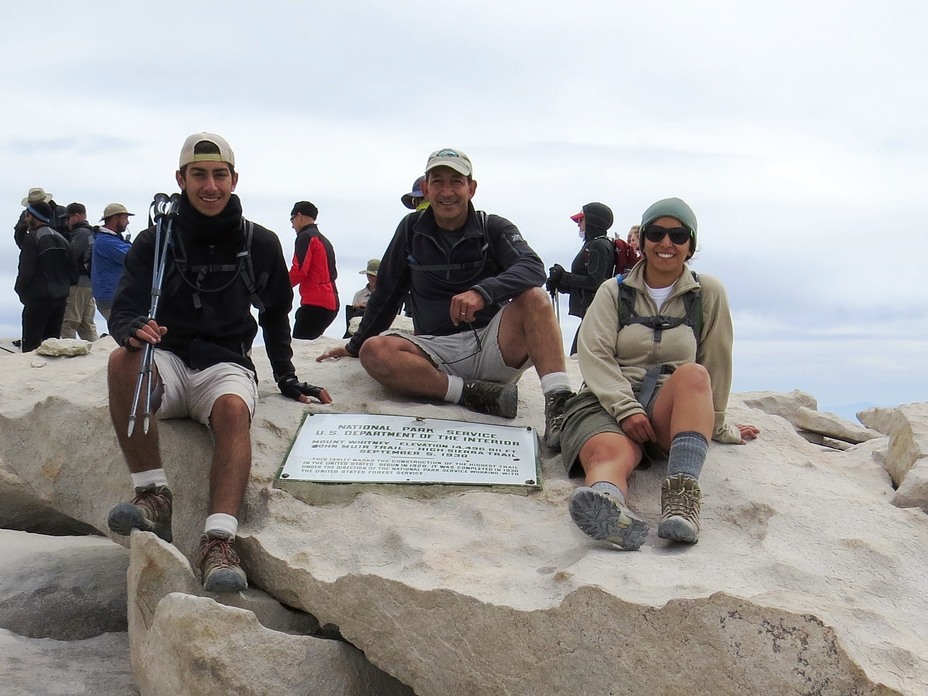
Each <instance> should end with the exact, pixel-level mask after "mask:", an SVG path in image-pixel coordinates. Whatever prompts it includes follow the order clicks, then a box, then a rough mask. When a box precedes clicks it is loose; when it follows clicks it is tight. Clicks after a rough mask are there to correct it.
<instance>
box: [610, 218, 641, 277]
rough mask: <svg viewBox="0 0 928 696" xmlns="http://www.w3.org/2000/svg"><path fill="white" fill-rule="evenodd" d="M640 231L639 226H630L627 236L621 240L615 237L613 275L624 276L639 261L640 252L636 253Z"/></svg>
mask: <svg viewBox="0 0 928 696" xmlns="http://www.w3.org/2000/svg"><path fill="white" fill-rule="evenodd" d="M640 231H641V225H632V226H631V229H629V230H628V236H627V237H626V238H625V239H621V238H620V237H619V236H618V235H616V237H615V274H616V275H625V274H626V273H628V272H629V271H630V270H632V267H633V266H634V265H635V264H636V263H638V262H639V261H641V252H640V251H638V235H639V234H640Z"/></svg>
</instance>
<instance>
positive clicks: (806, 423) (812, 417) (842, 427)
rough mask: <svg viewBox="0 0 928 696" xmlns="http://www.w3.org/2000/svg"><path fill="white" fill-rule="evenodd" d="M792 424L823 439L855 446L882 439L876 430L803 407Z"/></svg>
mask: <svg viewBox="0 0 928 696" xmlns="http://www.w3.org/2000/svg"><path fill="white" fill-rule="evenodd" d="M792 423H793V425H795V426H796V427H797V428H800V429H802V430H807V431H809V432H811V433H819V434H821V435H824V436H825V437H829V438H834V439H835V440H843V441H845V442H850V443H852V444H855V445H856V444H860V443H861V442H866V441H867V440H872V439H874V438H877V437H882V433H880V432H877V431H876V430H870V429H869V428H863V427H861V426H859V425H854V424H853V423H849V422H848V421H846V420H844V419H843V418H841V417H840V416H836V415H835V414H833V413H826V412H823V411H815V410H813V409H811V408H806V407H804V406H801V407H800V408H799V409H798V410H797V411H796V414H795V416H794V419H793V421H792Z"/></svg>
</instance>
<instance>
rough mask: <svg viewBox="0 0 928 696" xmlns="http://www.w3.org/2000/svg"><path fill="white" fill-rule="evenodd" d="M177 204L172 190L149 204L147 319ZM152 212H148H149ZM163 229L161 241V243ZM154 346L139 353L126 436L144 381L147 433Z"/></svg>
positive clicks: (155, 298) (144, 429)
mask: <svg viewBox="0 0 928 696" xmlns="http://www.w3.org/2000/svg"><path fill="white" fill-rule="evenodd" d="M179 203H180V194H179V193H175V194H174V195H172V196H170V197H168V195H167V194H166V193H159V194H157V195H156V196H155V200H154V201H153V202H152V204H151V210H152V211H154V220H155V256H154V259H153V261H152V276H151V308H150V309H149V310H148V319H154V318H155V316H157V314H158V304H159V302H160V300H161V284H162V282H163V281H164V270H165V267H166V265H167V256H168V248H169V247H170V245H171V235H172V234H173V232H174V219H175V218H176V217H177V207H178V204H179ZM149 214H151V213H149ZM165 220H167V222H165ZM162 228H163V234H164V241H163V242H162V239H161V236H162ZM154 353H155V346H154V345H153V344H151V343H148V342H146V343H145V347H144V350H143V353H142V363H141V365H140V366H139V374H138V377H137V378H136V380H135V393H134V394H133V396H132V407H131V408H130V410H129V433H128V435H129V437H132V433H133V431H134V430H135V422H136V418H137V416H136V411H137V410H138V407H139V399H140V397H141V395H142V383H143V382H145V411H144V413H142V432H143V433H144V434H146V435H147V434H148V427H149V424H150V422H151V361H152V359H153V357H154Z"/></svg>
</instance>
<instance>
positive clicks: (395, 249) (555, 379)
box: [317, 148, 571, 449]
mask: <svg viewBox="0 0 928 696" xmlns="http://www.w3.org/2000/svg"><path fill="white" fill-rule="evenodd" d="M425 177H426V178H425V180H424V181H423V182H422V193H423V194H424V195H425V198H426V200H428V202H429V207H428V208H427V209H425V210H419V211H416V212H413V213H410V214H409V215H407V216H406V217H405V218H404V219H403V221H402V222H401V223H400V225H399V227H398V228H397V230H396V233H395V234H394V236H393V240H392V241H391V242H390V245H389V247H387V251H386V253H385V254H384V256H383V259H382V260H381V263H380V269H379V271H378V273H377V287H376V288H375V289H374V292H373V293H372V294H371V297H370V299H369V300H368V303H367V309H366V311H365V312H364V319H363V320H362V321H361V326H360V328H359V329H358V332H357V333H356V334H355V335H354V336H353V337H352V338H351V340H350V341H349V342H348V344H347V345H346V346H344V347H342V346H339V347H337V348H332V349H330V350H328V351H326V352H325V353H323V354H322V355H321V356H319V358H317V360H325V359H327V358H337V357H341V356H351V357H359V358H360V359H361V364H362V365H363V367H364V369H365V370H367V372H368V374H369V375H370V376H371V377H373V378H374V379H375V380H377V381H378V382H380V384H382V385H383V386H385V387H386V388H387V389H389V390H391V391H394V392H396V393H398V394H404V395H407V396H413V397H424V398H430V399H443V400H444V401H448V402H451V403H460V404H463V405H464V406H466V407H467V408H469V409H471V410H474V411H479V412H481V413H489V414H491V415H495V416H502V417H504V418H514V417H515V415H516V411H517V408H518V402H519V397H518V389H517V387H516V381H517V380H518V379H519V377H520V376H521V374H522V372H523V371H525V370H526V369H527V368H529V367H530V366H532V365H533V364H534V366H535V370H536V371H537V372H538V376H539V377H540V378H541V387H542V391H543V392H544V394H545V425H546V429H545V443H546V444H547V445H548V447H550V448H552V449H557V448H558V447H559V443H560V418H561V415H562V414H563V411H564V403H565V402H566V400H567V397H568V396H569V395H570V393H571V392H570V380H569V379H568V376H567V372H566V367H565V362H564V349H563V347H562V345H561V332H560V328H559V326H558V323H557V319H556V318H555V316H554V310H553V309H552V307H551V302H550V301H549V300H548V296H547V295H546V294H545V291H544V290H543V289H542V288H541V285H543V284H544V282H545V277H546V276H545V270H544V264H543V263H542V262H541V259H540V258H538V255H537V254H536V253H535V252H534V251H532V249H531V247H529V245H528V244H527V243H526V242H525V240H524V239H523V238H522V235H521V234H520V233H519V230H518V228H517V227H516V226H515V225H513V224H512V223H511V222H509V221H508V220H506V219H505V218H502V217H499V216H497V215H488V214H486V213H484V212H482V211H480V212H478V211H476V210H475V209H474V206H473V205H472V203H471V199H472V198H473V196H474V193H475V191H476V190H477V182H476V181H475V180H474V179H473V168H472V166H471V161H470V159H469V158H468V156H467V155H465V154H464V153H463V152H461V151H460V150H454V149H450V148H446V149H444V150H438V151H436V152H433V153H432V154H431V155H430V156H429V159H428V162H427V164H426V168H425ZM407 294H408V306H409V307H410V308H411V313H412V319H413V324H414V326H415V331H416V333H415V335H409V334H400V333H397V332H393V331H387V329H388V327H389V326H390V323H391V322H392V321H393V320H394V319H395V318H396V314H397V311H398V310H399V308H400V306H401V305H402V303H403V302H404V301H405V300H407ZM382 332H386V333H383V335H379V334H381V333H382Z"/></svg>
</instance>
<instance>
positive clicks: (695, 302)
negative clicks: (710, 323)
mask: <svg viewBox="0 0 928 696" xmlns="http://www.w3.org/2000/svg"><path fill="white" fill-rule="evenodd" d="M690 272H691V273H692V274H693V280H695V281H696V282H697V283H698V282H699V276H698V275H696V273H695V271H690ZM616 282H617V283H618V284H619V307H618V312H619V330H620V331H621V330H622V327H624V326H628V325H629V324H643V325H644V326H647V327H648V328H650V329H652V330H653V331H654V342H655V343H660V341H661V336H662V333H663V331H664V330H666V329H673V328H675V327H677V326H680V324H686V325H687V326H689V327H690V328H691V329H692V330H693V334H694V335H695V337H696V350H697V351H698V350H699V346H700V345H701V343H702V293H701V292H699V291H698V290H690V291H689V292H687V293H686V294H684V295H683V307H684V309H685V314H684V315H683V316H682V317H665V316H662V315H656V316H652V317H642V316H639V315H638V313H637V312H636V311H635V300H636V298H637V296H638V291H637V290H635V288H633V287H632V286H630V285H628V284H626V283H623V282H622V279H621V278H616Z"/></svg>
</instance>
